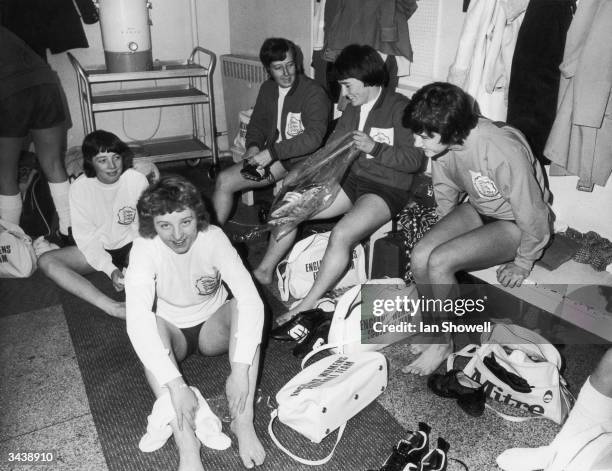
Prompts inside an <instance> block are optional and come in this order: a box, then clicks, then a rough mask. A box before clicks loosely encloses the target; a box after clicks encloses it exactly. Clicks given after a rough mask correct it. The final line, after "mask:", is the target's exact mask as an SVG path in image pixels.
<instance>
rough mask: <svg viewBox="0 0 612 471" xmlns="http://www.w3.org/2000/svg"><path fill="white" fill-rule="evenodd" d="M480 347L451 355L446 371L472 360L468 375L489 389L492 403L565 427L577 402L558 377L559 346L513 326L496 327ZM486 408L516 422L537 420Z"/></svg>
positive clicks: (467, 367) (485, 334)
mask: <svg viewBox="0 0 612 471" xmlns="http://www.w3.org/2000/svg"><path fill="white" fill-rule="evenodd" d="M481 343H482V345H475V344H471V345H467V346H466V347H464V348H463V349H462V350H460V351H459V352H457V353H453V354H451V355H450V356H449V357H448V360H447V370H449V371H450V370H451V369H453V368H454V362H455V359H456V358H457V357H468V358H469V359H470V360H469V362H468V363H467V365H466V366H465V367H464V368H463V372H464V373H465V374H466V375H467V376H469V377H470V378H472V379H473V380H474V381H476V382H478V383H480V384H482V385H483V386H484V389H485V393H486V395H487V397H489V398H491V399H493V400H494V401H498V402H501V403H503V404H506V405H509V406H511V407H514V408H516V409H517V410H521V411H523V412H529V413H531V414H533V416H535V417H536V418H547V419H550V420H552V421H553V422H556V423H557V424H562V423H563V422H564V421H565V418H566V417H567V414H568V413H569V410H570V409H571V407H572V405H573V397H572V395H571V393H570V392H569V390H568V389H567V384H566V382H565V380H564V379H563V377H562V376H561V374H560V373H559V369H560V368H561V356H560V355H559V351H558V350H557V349H556V348H555V346H554V345H552V344H551V343H550V342H549V341H548V340H546V339H545V338H544V337H542V336H541V335H539V334H537V333H535V332H533V331H531V330H529V329H526V328H524V327H521V326H518V325H513V324H497V325H496V326H495V327H494V328H493V330H492V331H491V332H490V333H484V334H482V336H481ZM512 378H514V380H513V379H512ZM504 379H505V380H504ZM520 383H522V385H521V387H518V386H517V384H520ZM487 407H489V408H490V409H492V410H493V411H494V412H495V413H497V414H498V415H499V416H501V417H503V418H504V419H506V420H510V421H513V422H522V421H525V420H529V419H530V418H534V417H516V416H512V415H506V414H502V413H501V412H499V411H497V410H495V409H493V408H492V407H490V406H489V405H488V404H487Z"/></svg>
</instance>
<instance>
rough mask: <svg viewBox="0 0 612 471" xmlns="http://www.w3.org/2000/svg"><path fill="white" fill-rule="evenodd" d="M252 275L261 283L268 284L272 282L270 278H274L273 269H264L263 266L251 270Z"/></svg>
mask: <svg viewBox="0 0 612 471" xmlns="http://www.w3.org/2000/svg"><path fill="white" fill-rule="evenodd" d="M253 276H254V277H255V279H256V280H257V281H259V282H260V283H261V284H262V285H269V284H271V283H272V280H274V271H273V270H264V269H263V268H260V267H257V268H256V269H255V270H253Z"/></svg>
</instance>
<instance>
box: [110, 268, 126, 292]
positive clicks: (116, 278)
mask: <svg viewBox="0 0 612 471" xmlns="http://www.w3.org/2000/svg"><path fill="white" fill-rule="evenodd" d="M111 280H112V282H113V286H114V287H115V290H116V291H123V288H124V287H125V280H124V277H123V272H122V271H121V270H119V269H118V268H115V269H114V270H113V272H112V273H111Z"/></svg>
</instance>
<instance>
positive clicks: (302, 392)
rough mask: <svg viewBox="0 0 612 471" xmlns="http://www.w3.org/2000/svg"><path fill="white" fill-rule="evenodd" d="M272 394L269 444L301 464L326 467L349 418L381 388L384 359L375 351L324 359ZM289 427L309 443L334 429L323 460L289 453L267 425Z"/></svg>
mask: <svg viewBox="0 0 612 471" xmlns="http://www.w3.org/2000/svg"><path fill="white" fill-rule="evenodd" d="M314 353H315V352H311V353H310V354H309V355H307V356H306V357H305V358H304V360H303V361H302V368H303V369H302V371H301V372H300V373H298V374H297V375H296V376H294V377H293V379H291V380H290V381H289V382H288V383H287V384H286V385H285V386H283V388H282V389H281V390H280V391H279V392H278V393H277V394H276V402H277V404H278V407H277V408H276V409H275V410H273V411H272V413H271V414H270V415H271V418H270V423H269V424H268V433H269V434H270V438H272V441H273V442H274V444H275V445H276V446H277V447H278V448H279V449H280V450H282V451H283V452H284V453H286V454H287V455H289V456H290V457H291V458H293V459H294V460H296V461H298V462H300V463H302V464H307V465H321V464H325V463H327V462H328V461H329V460H330V459H331V458H332V456H333V454H334V451H335V449H336V446H337V445H338V443H339V442H340V439H341V438H342V434H343V433H344V429H345V427H346V425H347V422H348V420H349V419H351V418H352V417H354V416H355V415H356V414H357V413H358V412H360V411H361V410H362V409H364V408H365V407H366V406H367V405H368V404H370V403H371V402H372V401H374V400H375V399H376V398H377V397H378V396H379V395H380V394H381V393H382V392H383V391H384V390H385V389H386V387H387V360H386V359H385V357H384V356H383V355H382V354H381V353H378V352H355V353H349V354H335V355H329V356H327V357H325V358H323V359H321V360H318V361H317V362H315V363H313V364H312V365H310V366H308V367H307V368H304V365H305V364H306V362H307V361H308V359H309V358H310V357H311V356H312V355H313V354H314ZM276 418H278V420H279V421H280V422H282V423H283V424H285V425H286V426H288V427H291V428H292V429H293V430H295V431H296V432H298V433H300V434H302V435H303V436H305V437H306V438H308V439H309V440H310V441H312V442H314V443H321V441H322V440H323V439H324V438H325V437H326V436H328V435H329V434H330V433H332V432H333V431H334V430H336V429H338V436H337V437H336V442H335V445H334V447H333V449H332V450H331V453H329V455H328V456H326V457H325V458H323V459H320V460H309V459H306V458H302V457H299V456H297V455H295V454H294V453H292V452H291V451H290V450H289V449H288V448H286V447H285V446H284V445H282V444H281V443H280V441H279V440H278V438H277V437H276V435H275V433H274V430H273V423H274V421H275V419H276Z"/></svg>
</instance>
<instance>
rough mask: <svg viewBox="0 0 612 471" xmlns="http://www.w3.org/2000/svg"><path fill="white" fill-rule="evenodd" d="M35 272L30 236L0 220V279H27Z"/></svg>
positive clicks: (16, 226)
mask: <svg viewBox="0 0 612 471" xmlns="http://www.w3.org/2000/svg"><path fill="white" fill-rule="evenodd" d="M35 270H36V254H35V252H34V247H33V246H32V239H31V238H30V236H28V235H27V234H26V233H25V232H23V229H22V228H21V227H19V226H18V225H17V224H13V223H12V222H9V221H4V220H2V219H0V278H27V277H29V276H30V275H31V274H32V273H34V271H35Z"/></svg>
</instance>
